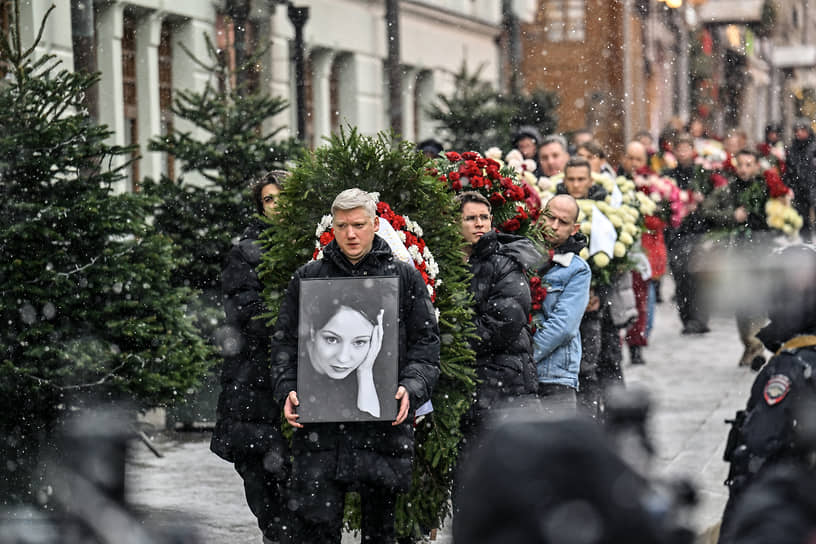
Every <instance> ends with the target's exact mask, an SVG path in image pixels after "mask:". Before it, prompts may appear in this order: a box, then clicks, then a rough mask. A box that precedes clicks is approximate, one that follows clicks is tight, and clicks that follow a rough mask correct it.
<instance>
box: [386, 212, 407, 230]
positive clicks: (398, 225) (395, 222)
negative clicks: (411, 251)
mask: <svg viewBox="0 0 816 544" xmlns="http://www.w3.org/2000/svg"><path fill="white" fill-rule="evenodd" d="M388 222H389V223H391V226H392V227H394V230H402V229H404V228H405V218H404V217H403V216H401V215H394V217H392V218H389V221H388Z"/></svg>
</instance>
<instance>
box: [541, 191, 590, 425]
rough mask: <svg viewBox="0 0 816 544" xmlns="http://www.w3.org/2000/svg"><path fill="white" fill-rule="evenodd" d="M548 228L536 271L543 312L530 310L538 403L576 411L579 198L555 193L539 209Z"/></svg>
mask: <svg viewBox="0 0 816 544" xmlns="http://www.w3.org/2000/svg"><path fill="white" fill-rule="evenodd" d="M542 216H543V217H544V221H545V222H546V224H547V226H548V227H549V232H547V234H546V238H547V242H548V243H549V244H550V246H551V247H552V248H553V251H554V254H553V257H552V260H551V261H550V262H549V263H548V264H547V265H545V266H544V267H543V268H542V269H541V270H540V271H539V274H540V275H541V280H542V283H543V284H545V285H549V286H550V289H549V293H548V294H547V298H545V299H544V302H543V303H542V306H541V311H540V312H536V313H535V314H533V323H534V324H535V326H536V332H535V334H534V335H533V359H534V360H535V363H536V373H537V376H538V395H539V398H540V399H541V401H542V405H543V406H544V407H546V408H548V409H552V410H553V411H559V412H563V411H566V412H570V413H574V412H575V408H576V391H577V390H578V372H579V370H580V368H581V335H580V333H579V332H578V330H579V329H578V327H579V326H580V324H581V318H582V317H583V315H584V310H585V309H586V306H587V302H588V301H589V282H590V280H591V279H592V273H591V272H590V270H589V265H588V264H587V263H586V262H585V261H584V260H583V259H582V258H581V257H579V256H578V253H579V252H580V251H581V250H582V249H583V248H584V247H586V237H585V236H584V235H583V234H581V233H580V232H578V229H579V228H580V226H581V224H580V223H579V222H578V203H577V202H576V201H575V199H574V198H573V197H571V196H570V195H556V196H554V197H552V198H551V199H550V201H549V202H547V205H546V206H545V208H544V212H543V214H542Z"/></svg>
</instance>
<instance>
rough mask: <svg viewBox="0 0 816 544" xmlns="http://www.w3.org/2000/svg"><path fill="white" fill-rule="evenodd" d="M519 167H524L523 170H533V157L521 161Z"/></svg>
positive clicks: (534, 164)
mask: <svg viewBox="0 0 816 544" xmlns="http://www.w3.org/2000/svg"><path fill="white" fill-rule="evenodd" d="M521 167H522V168H523V169H524V171H525V172H535V169H536V163H535V161H534V160H533V159H524V160H523V161H522V162H521Z"/></svg>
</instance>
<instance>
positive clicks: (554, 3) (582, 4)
mask: <svg viewBox="0 0 816 544" xmlns="http://www.w3.org/2000/svg"><path fill="white" fill-rule="evenodd" d="M540 13H541V17H540V20H541V23H542V24H543V26H544V32H545V35H546V36H547V40H549V41H551V42H582V41H584V38H585V37H586V0H543V1H542V3H541V12H540Z"/></svg>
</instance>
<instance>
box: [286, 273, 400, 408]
mask: <svg viewBox="0 0 816 544" xmlns="http://www.w3.org/2000/svg"><path fill="white" fill-rule="evenodd" d="M382 295H383V294H382V293H377V294H376V296H372V294H369V293H362V292H360V291H358V290H356V289H354V288H351V289H348V288H345V286H340V287H339V288H334V289H333V290H332V293H331V295H329V296H319V297H314V298H312V299H310V301H309V304H305V305H304V307H303V308H302V313H301V315H302V316H303V319H302V320H301V327H302V329H301V333H300V335H301V340H302V342H303V351H302V353H301V357H305V358H306V359H308V361H309V363H310V364H309V365H304V367H303V370H304V371H313V373H314V374H316V375H312V376H311V377H310V384H311V385H312V391H313V392H314V393H315V395H317V394H318V393H319V394H320V398H315V399H314V401H315V402H308V403H303V404H302V407H301V412H303V411H304V410H306V409H307V408H313V409H314V410H315V411H322V409H324V408H325V407H327V406H328V407H331V414H332V415H334V416H337V417H339V418H340V419H343V420H347V419H361V418H362V419H370V418H372V417H373V418H380V416H381V415H382V414H383V411H384V409H385V407H384V406H382V405H381V399H380V395H379V394H378V392H377V385H376V383H377V382H381V381H382V380H383V379H384V376H383V372H377V380H375V363H376V361H377V358H378V357H379V355H380V351H381V348H382V344H383V316H384V314H385V311H386V307H388V303H387V301H386V300H384V298H383V296H382ZM387 296H388V295H387V294H385V297H386V298H387ZM395 303H396V301H395ZM377 370H378V371H379V368H378V369H377ZM395 378H396V376H395ZM315 386H316V387H315ZM389 393H390V391H389ZM327 396H328V398H326V397H327ZM302 398H305V399H309V397H308V394H307V396H305V397H303V396H302ZM384 398H385V399H390V394H389V395H384ZM309 400H311V399H309ZM309 405H311V406H309ZM304 415H305V414H304ZM386 416H387V417H391V416H392V414H390V413H389V414H386Z"/></svg>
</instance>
